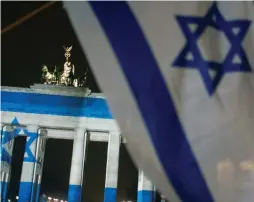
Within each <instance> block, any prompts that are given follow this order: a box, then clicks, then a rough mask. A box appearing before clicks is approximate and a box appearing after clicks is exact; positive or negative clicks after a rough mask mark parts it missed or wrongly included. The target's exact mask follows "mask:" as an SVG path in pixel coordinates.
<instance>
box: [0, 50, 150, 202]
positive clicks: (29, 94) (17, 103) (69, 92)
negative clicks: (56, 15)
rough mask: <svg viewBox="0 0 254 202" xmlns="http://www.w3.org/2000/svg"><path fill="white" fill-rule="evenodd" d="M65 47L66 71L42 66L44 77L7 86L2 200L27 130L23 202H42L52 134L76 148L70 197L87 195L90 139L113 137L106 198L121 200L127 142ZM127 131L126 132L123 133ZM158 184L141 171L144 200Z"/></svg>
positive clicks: (111, 201)
mask: <svg viewBox="0 0 254 202" xmlns="http://www.w3.org/2000/svg"><path fill="white" fill-rule="evenodd" d="M71 49H72V47H65V57H66V62H65V63H64V68H63V71H62V72H60V71H58V70H57V69H56V68H55V69H54V71H53V72H49V70H48V67H47V66H46V65H44V66H43V67H42V80H41V83H40V84H34V85H32V86H31V87H30V88H18V87H4V86H2V88H1V106H2V107H1V192H0V194H1V201H2V202H7V201H8V199H7V193H8V188H9V182H10V177H11V174H12V172H11V170H12V169H11V165H12V154H13V144H14V141H15V138H16V137H18V136H26V145H25V153H24V158H23V165H22V172H21V178H20V185H19V196H18V201H19V202H34V201H35V202H38V201H39V197H40V194H41V193H40V185H41V179H42V178H43V176H42V170H43V162H44V161H43V160H44V153H45V148H46V144H47V140H48V139H49V138H55V139H72V140H73V151H72V161H71V171H70V179H69V191H68V201H69V202H79V201H81V194H82V193H81V192H82V185H83V184H85V183H86V182H82V179H83V177H82V175H83V169H84V164H85V163H86V162H85V159H86V153H87V144H88V142H89V141H104V142H108V151H107V165H106V179H105V190H104V202H116V199H117V181H118V165H119V163H118V162H119V148H120V144H122V143H125V140H124V138H123V136H122V134H121V131H120V129H119V128H118V126H117V123H116V121H115V120H114V119H113V117H112V115H111V113H110V111H109V109H108V106H107V102H106V99H105V97H104V96H103V94H101V93H92V92H91V91H90V90H89V88H87V86H86V74H84V75H83V76H81V77H80V78H77V77H76V76H75V66H74V65H73V64H72V63H71V62H70V56H71ZM123 135H124V134H123ZM153 190H154V188H153V185H152V183H151V182H150V181H149V180H148V179H147V177H146V176H145V175H144V173H143V172H142V171H140V172H139V182H138V190H137V199H138V202H152V201H153V200H154V199H153V195H154V194H153Z"/></svg>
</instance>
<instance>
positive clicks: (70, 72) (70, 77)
mask: <svg viewBox="0 0 254 202" xmlns="http://www.w3.org/2000/svg"><path fill="white" fill-rule="evenodd" d="M71 49H72V46H70V47H64V50H65V54H64V56H65V58H66V61H65V63H64V66H63V71H62V72H58V71H57V69H56V67H55V70H54V72H52V73H51V72H49V70H48V67H47V66H46V65H43V66H42V79H41V80H42V83H43V84H51V85H65V86H74V87H86V78H87V69H86V71H85V74H84V75H83V76H81V77H80V78H77V77H75V66H74V65H73V64H72V63H71V62H70V57H71Z"/></svg>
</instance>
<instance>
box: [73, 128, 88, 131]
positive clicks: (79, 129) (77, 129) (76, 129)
mask: <svg viewBox="0 0 254 202" xmlns="http://www.w3.org/2000/svg"><path fill="white" fill-rule="evenodd" d="M74 131H75V132H83V131H84V132H85V131H86V128H85V127H76V128H75V129H74Z"/></svg>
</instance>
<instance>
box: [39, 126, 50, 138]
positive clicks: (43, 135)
mask: <svg viewBox="0 0 254 202" xmlns="http://www.w3.org/2000/svg"><path fill="white" fill-rule="evenodd" d="M39 135H40V136H41V137H47V135H48V130H47V129H45V128H40V129H39Z"/></svg>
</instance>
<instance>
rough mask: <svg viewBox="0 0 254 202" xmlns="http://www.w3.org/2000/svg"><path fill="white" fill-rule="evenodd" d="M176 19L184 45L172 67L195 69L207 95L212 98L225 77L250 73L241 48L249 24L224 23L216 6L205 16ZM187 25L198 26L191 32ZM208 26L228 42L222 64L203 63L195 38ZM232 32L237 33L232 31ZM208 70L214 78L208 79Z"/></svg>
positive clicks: (179, 17) (248, 22)
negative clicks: (181, 32) (221, 33)
mask: <svg viewBox="0 0 254 202" xmlns="http://www.w3.org/2000/svg"><path fill="white" fill-rule="evenodd" d="M176 19H177V22H178V24H179V26H180V28H181V30H182V31H183V34H184V36H185V37H186V41H187V42H186V44H185V46H184V48H183V49H182V50H181V52H180V53H179V55H178V56H177V58H176V59H175V61H174V62H173V63H172V66H173V67H176V68H196V69H198V70H199V72H200V74H201V76H202V79H203V81H204V85H205V87H206V89H207V91H208V93H209V95H213V93H214V92H215V91H216V88H217V86H218V85H219V83H220V81H221V79H222V78H223V76H224V74H226V73H232V72H251V71H252V69H251V66H250V64H249V62H248V59H247V57H246V54H245V51H244V49H243V48H242V46H241V43H242V41H243V39H244V37H245V35H246V33H247V30H248V28H249V26H250V24H251V21H249V20H229V21H227V20H225V19H224V17H223V16H222V15H221V13H220V11H219V9H218V8H217V5H216V3H214V4H213V5H212V6H211V8H210V9H209V10H208V12H207V14H206V16H204V17H196V16H176ZM190 25H196V26H197V27H196V29H195V30H191V29H190ZM208 26H210V27H213V28H214V29H216V30H217V31H222V32H223V33H224V34H225V36H226V38H227V39H228V41H229V42H230V45H231V47H230V49H229V51H228V53H227V55H226V57H225V58H224V61H223V62H222V63H219V62H214V61H206V60H204V59H203V57H202V55H201V52H200V50H199V48H198V45H197V42H198V39H199V38H200V36H201V35H202V34H203V33H204V31H205V29H206V28H207V27H208ZM234 29H237V30H238V31H237V32H234ZM214 51H216V50H214ZM188 54H191V55H192V58H191V59H189V58H188V57H187V56H188ZM235 57H238V59H239V61H240V62H237V63H235V62H234V58H235ZM210 70H213V71H214V72H215V75H214V77H211V76H210V74H209V71H210Z"/></svg>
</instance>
